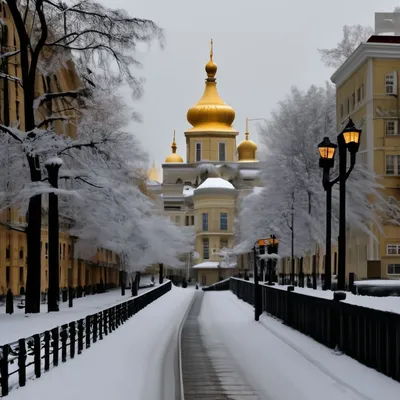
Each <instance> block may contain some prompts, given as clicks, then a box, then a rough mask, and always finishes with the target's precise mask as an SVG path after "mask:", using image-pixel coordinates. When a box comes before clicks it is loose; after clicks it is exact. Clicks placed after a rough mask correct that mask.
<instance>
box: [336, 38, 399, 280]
mask: <svg viewBox="0 0 400 400" xmlns="http://www.w3.org/2000/svg"><path fill="white" fill-rule="evenodd" d="M399 72H400V37H399V36H376V35H374V36H371V38H370V39H369V40H368V42H366V43H363V44H361V45H360V46H359V47H358V48H357V49H356V50H355V51H354V52H353V54H352V55H351V56H350V57H349V58H348V59H347V60H346V61H345V63H344V64H343V65H342V66H341V67H340V68H339V69H338V70H337V71H336V72H335V73H334V74H333V76H332V78H331V80H332V82H333V83H335V84H336V94H337V96H336V98H337V100H336V101H337V107H336V109H337V127H338V131H340V130H341V129H342V128H343V126H344V124H345V123H346V122H347V120H348V118H349V117H351V118H352V119H353V121H354V122H355V123H356V125H357V126H358V127H359V128H361V129H362V131H363V132H362V137H361V144H360V150H359V154H358V155H357V157H358V159H359V162H360V163H363V164H365V165H366V166H367V167H368V169H369V170H370V171H373V172H375V174H376V175H377V179H378V182H379V184H381V185H382V187H383V189H382V194H383V196H385V197H386V198H388V199H389V200H390V202H391V203H392V204H395V203H396V202H399V201H400V134H399V133H400V132H399V119H400V104H399V88H398V74H399ZM392 217H393V216H392ZM370 229H371V233H370V234H365V233H362V232H357V231H355V230H354V229H350V232H349V234H348V236H347V266H346V267H347V271H346V272H347V274H348V273H349V272H354V273H355V274H356V277H357V278H367V277H368V278H400V226H399V225H398V224H395V223H393V219H392V218H391V217H390V215H384V216H383V224H382V226H381V229H379V227H378V226H376V225H375V224H374V223H373V222H371V223H370Z"/></svg>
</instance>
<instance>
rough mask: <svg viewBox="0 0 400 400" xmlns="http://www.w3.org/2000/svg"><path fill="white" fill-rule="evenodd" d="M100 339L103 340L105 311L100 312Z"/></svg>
mask: <svg viewBox="0 0 400 400" xmlns="http://www.w3.org/2000/svg"><path fill="white" fill-rule="evenodd" d="M99 317H100V318H99V340H103V312H102V311H100V313H99Z"/></svg>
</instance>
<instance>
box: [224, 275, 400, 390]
mask: <svg viewBox="0 0 400 400" xmlns="http://www.w3.org/2000/svg"><path fill="white" fill-rule="evenodd" d="M289 288H290V290H288V291H285V290H281V289H277V288H274V287H273V286H266V285H261V291H262V310H263V311H265V312H266V313H268V314H270V315H273V316H274V317H277V318H279V319H280V320H282V321H283V322H284V323H285V324H286V325H288V326H290V327H291V328H293V329H296V330H298V331H300V332H302V333H304V334H305V335H307V336H310V337H311V338H313V339H314V340H316V341H318V342H319V343H322V344H324V345H325V346H328V347H330V348H336V349H337V350H339V351H341V352H343V353H345V354H347V355H348V356H349V357H352V358H354V359H355V360H357V361H359V362H360V363H362V364H364V365H366V366H368V367H370V368H374V369H376V370H377V371H379V372H381V373H383V374H385V375H387V376H389V377H391V378H393V379H395V380H397V381H399V382H400V314H395V313H391V312H386V311H380V310H375V309H371V308H367V307H360V306H356V305H353V304H349V303H344V302H342V301H340V300H335V299H334V298H333V299H332V300H330V299H326V298H319V297H314V296H309V295H306V294H301V293H296V292H295V291H291V290H292V289H293V287H289ZM230 290H231V291H232V292H233V293H234V294H236V295H237V297H238V298H240V299H242V300H243V301H245V302H247V303H249V304H251V305H254V284H253V282H248V281H244V280H241V279H236V278H231V280H230ZM332 297H333V294H332Z"/></svg>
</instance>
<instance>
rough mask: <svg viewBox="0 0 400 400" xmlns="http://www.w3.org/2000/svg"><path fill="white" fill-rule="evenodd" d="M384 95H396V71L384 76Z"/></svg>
mask: <svg viewBox="0 0 400 400" xmlns="http://www.w3.org/2000/svg"><path fill="white" fill-rule="evenodd" d="M385 94H387V95H397V71H393V72H388V73H387V74H386V75H385Z"/></svg>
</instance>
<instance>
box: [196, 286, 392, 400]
mask: <svg viewBox="0 0 400 400" xmlns="http://www.w3.org/2000/svg"><path fill="white" fill-rule="evenodd" d="M200 322H201V326H202V329H203V335H204V337H205V338H206V339H207V340H212V341H214V342H218V343H219V344H220V345H223V346H225V347H226V348H227V350H228V351H230V353H231V354H232V356H233V359H234V362H235V363H236V366H234V365H232V368H239V369H240V370H241V372H242V373H243V375H244V376H245V377H246V378H247V380H248V382H249V383H250V385H251V386H252V387H253V389H254V390H257V391H258V392H259V393H261V394H262V396H261V398H263V399H266V400H270V399H271V400H288V399H296V400H321V399H324V400H338V399H340V400H381V399H385V400H398V399H399V393H400V383H398V382H395V381H394V380H392V379H390V378H388V377H386V376H384V375H382V374H380V373H378V372H376V371H375V370H372V369H370V368H368V367H365V366H363V365H361V364H360V363H358V362H357V361H355V360H353V359H351V358H349V357H347V356H345V355H335V354H333V353H332V351H331V350H330V349H328V348H327V347H324V346H322V345H320V344H319V343H317V342H315V341H314V340H312V339H311V338H308V337H307V336H305V335H303V334H301V333H299V332H297V331H294V330H292V329H291V328H289V327H286V326H284V325H283V324H282V323H281V322H279V321H277V320H275V319H273V318H271V317H268V316H267V315H265V314H264V315H263V316H262V317H261V319H260V322H259V323H257V322H255V321H254V309H253V307H251V306H250V305H248V304H247V303H245V302H243V301H241V300H238V299H237V298H236V296H235V295H234V294H232V293H231V292H228V291H224V292H207V293H206V295H205V297H204V300H203V306H202V309H201V313H200Z"/></svg>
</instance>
